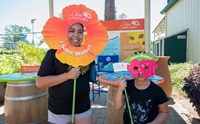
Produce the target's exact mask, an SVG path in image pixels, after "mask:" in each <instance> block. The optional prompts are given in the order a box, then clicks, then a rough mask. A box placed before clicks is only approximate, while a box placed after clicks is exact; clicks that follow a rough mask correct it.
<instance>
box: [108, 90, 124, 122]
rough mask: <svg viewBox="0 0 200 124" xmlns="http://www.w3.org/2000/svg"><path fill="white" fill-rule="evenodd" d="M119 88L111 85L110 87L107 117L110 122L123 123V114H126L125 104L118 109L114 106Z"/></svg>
mask: <svg viewBox="0 0 200 124" xmlns="http://www.w3.org/2000/svg"><path fill="white" fill-rule="evenodd" d="M116 91H117V88H116V87H112V86H109V89H108V97H107V102H106V106H107V109H106V111H107V118H108V124H123V115H124V110H125V106H124V107H123V109H121V110H119V111H117V110H115V108H114V98H115V94H116Z"/></svg>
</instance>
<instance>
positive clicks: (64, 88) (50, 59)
mask: <svg viewBox="0 0 200 124" xmlns="http://www.w3.org/2000/svg"><path fill="white" fill-rule="evenodd" d="M83 32H84V28H83V25H82V24H80V23H74V24H72V25H71V27H70V28H69V30H68V41H69V42H70V44H72V45H73V46H75V47H79V46H80V44H81V42H82V40H83V37H84V34H83ZM66 34H67V33H66ZM55 53H56V50H53V49H50V50H48V51H47V53H46V55H45V57H44V59H43V61H42V63H41V66H40V69H39V71H38V76H37V78H36V85H37V87H39V88H48V92H49V98H48V121H49V122H50V123H54V124H66V123H67V124H70V123H71V118H72V117H71V116H72V103H73V102H72V100H73V86H74V79H76V99H75V116H74V117H75V123H76V124H92V117H91V115H92V110H91V105H90V98H89V93H90V85H89V71H88V70H89V67H90V64H89V65H87V66H85V67H77V68H74V67H72V66H70V65H68V64H63V63H61V62H60V61H59V60H58V59H57V58H56V56H55ZM83 61H84V60H83Z"/></svg>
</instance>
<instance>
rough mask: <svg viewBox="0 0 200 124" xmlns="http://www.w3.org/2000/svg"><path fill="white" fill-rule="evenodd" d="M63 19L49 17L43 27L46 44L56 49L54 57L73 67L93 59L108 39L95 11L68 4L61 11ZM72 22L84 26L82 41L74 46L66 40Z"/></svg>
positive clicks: (85, 63)
mask: <svg viewBox="0 0 200 124" xmlns="http://www.w3.org/2000/svg"><path fill="white" fill-rule="evenodd" d="M62 16H63V19H61V18H57V17H51V18H50V19H48V21H47V22H46V24H45V26H44V27H43V31H42V34H43V37H44V41H45V42H46V44H47V45H48V46H49V47H50V48H52V49H57V52H56V58H57V59H58V60H60V62H62V63H65V64H69V65H71V66H73V67H78V66H85V65H88V64H89V63H91V62H92V61H94V59H95V58H96V56H97V55H98V54H100V53H101V52H102V51H103V49H104V48H105V46H106V43H107V41H108V34H107V31H106V29H105V27H104V26H103V25H102V24H101V22H99V21H98V17H97V14H96V12H95V11H93V10H92V9H89V8H87V7H86V6H85V5H82V4H80V5H75V4H74V5H69V6H67V7H65V8H64V9H63V11H62ZM73 23H81V24H83V25H84V27H85V28H86V32H87V33H86V36H85V39H84V43H83V44H82V45H81V46H80V47H74V46H72V45H71V44H70V42H69V41H68V36H67V32H68V29H69V27H70V26H71V25H72V24H73Z"/></svg>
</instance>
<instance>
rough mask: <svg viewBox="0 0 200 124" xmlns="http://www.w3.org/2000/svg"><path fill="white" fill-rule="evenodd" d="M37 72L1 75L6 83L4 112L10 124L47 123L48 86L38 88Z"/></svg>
mask: <svg viewBox="0 0 200 124" xmlns="http://www.w3.org/2000/svg"><path fill="white" fill-rule="evenodd" d="M36 76H37V73H24V74H22V73H13V74H5V75H0V81H1V82H7V83H6V85H7V86H6V92H5V101H4V113H5V119H6V122H7V123H9V124H25V123H35V124H47V123H48V122H47V112H48V106H47V97H48V92H47V89H46V88H37V87H36V84H35V79H36Z"/></svg>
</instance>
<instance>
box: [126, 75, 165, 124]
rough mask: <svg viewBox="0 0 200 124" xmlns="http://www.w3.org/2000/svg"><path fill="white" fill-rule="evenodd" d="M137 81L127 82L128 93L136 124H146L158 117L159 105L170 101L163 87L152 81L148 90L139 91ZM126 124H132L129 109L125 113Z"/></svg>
mask: <svg viewBox="0 0 200 124" xmlns="http://www.w3.org/2000/svg"><path fill="white" fill-rule="evenodd" d="M134 83H135V80H134V79H133V80H129V81H127V87H126V91H127V94H128V99H129V100H128V101H129V105H130V109H131V113H132V118H133V122H134V124H146V123H149V122H151V121H153V120H154V119H155V118H156V117H157V115H158V105H159V104H162V103H165V102H167V101H168V98H167V96H166V94H165V92H164V91H163V90H162V88H161V87H159V86H158V85H156V84H155V83H153V82H152V81H151V83H150V85H149V87H148V88H146V89H144V90H139V89H137V88H136V87H135V85H134ZM126 106H127V105H126ZM124 124H131V121H130V117H129V112H128V107H126V110H125V112H124Z"/></svg>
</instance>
